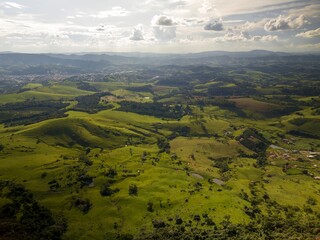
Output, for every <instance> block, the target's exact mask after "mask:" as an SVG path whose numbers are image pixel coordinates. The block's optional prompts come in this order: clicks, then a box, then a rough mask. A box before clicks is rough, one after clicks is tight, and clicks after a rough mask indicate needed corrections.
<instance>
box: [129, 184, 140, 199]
mask: <svg viewBox="0 0 320 240" xmlns="http://www.w3.org/2000/svg"><path fill="white" fill-rule="evenodd" d="M129 195H130V196H133V195H134V196H137V195H138V187H137V185H135V184H131V185H130V186H129Z"/></svg>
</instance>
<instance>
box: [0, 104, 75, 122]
mask: <svg viewBox="0 0 320 240" xmlns="http://www.w3.org/2000/svg"><path fill="white" fill-rule="evenodd" d="M68 105H69V104H68V103H63V102H60V101H36V100H31V101H30V100H27V101H24V102H17V103H7V104H4V105H0V123H2V124H4V125H5V126H6V127H9V126H17V125H27V124H33V123H37V122H41V121H44V120H47V119H53V118H60V117H65V116H66V114H65V112H66V109H65V108H66V107H67V106H68Z"/></svg>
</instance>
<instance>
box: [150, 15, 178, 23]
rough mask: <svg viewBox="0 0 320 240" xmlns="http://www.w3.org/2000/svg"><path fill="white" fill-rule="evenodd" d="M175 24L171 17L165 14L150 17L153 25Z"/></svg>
mask: <svg viewBox="0 0 320 240" xmlns="http://www.w3.org/2000/svg"><path fill="white" fill-rule="evenodd" d="M176 24H177V23H176V21H175V20H174V19H173V18H172V17H169V16H166V15H155V16H154V17H153V19H152V25H154V26H174V25H176Z"/></svg>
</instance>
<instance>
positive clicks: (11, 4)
mask: <svg viewBox="0 0 320 240" xmlns="http://www.w3.org/2000/svg"><path fill="white" fill-rule="evenodd" d="M0 7H3V8H7V9H11V8H15V9H23V8H25V6H24V5H21V4H19V3H15V2H3V3H0Z"/></svg>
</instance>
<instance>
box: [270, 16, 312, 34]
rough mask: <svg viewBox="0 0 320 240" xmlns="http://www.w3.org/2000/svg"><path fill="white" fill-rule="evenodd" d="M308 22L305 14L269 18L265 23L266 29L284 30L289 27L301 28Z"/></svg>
mask: <svg viewBox="0 0 320 240" xmlns="http://www.w3.org/2000/svg"><path fill="white" fill-rule="evenodd" d="M306 23H308V21H307V20H306V18H305V16H304V15H300V16H298V17H296V16H292V15H291V16H282V15H280V16H279V17H277V18H274V19H271V20H269V21H268V22H267V23H266V24H265V25H264V29H265V30H266V31H269V32H272V31H282V30H289V29H298V28H301V27H302V26H303V25H304V24H306Z"/></svg>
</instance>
